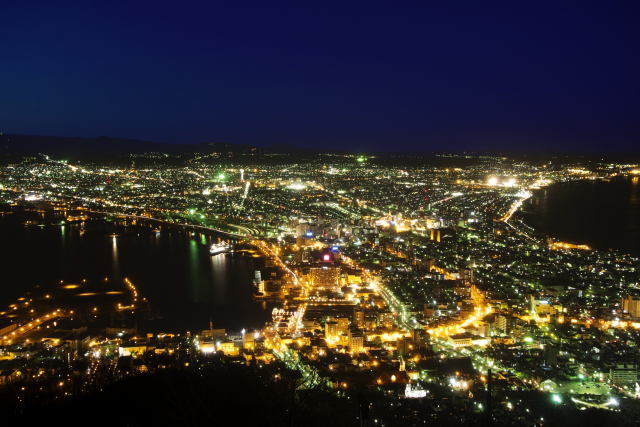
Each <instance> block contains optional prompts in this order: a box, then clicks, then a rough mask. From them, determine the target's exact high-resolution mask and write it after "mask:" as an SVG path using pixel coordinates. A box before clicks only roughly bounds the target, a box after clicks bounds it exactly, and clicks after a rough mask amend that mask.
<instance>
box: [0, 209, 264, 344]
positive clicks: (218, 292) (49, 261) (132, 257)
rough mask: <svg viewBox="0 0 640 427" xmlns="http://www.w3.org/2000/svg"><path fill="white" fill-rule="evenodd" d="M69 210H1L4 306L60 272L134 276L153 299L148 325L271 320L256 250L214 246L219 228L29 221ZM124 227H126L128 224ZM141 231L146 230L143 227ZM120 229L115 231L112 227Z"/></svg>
mask: <svg viewBox="0 0 640 427" xmlns="http://www.w3.org/2000/svg"><path fill="white" fill-rule="evenodd" d="M61 215H62V213H56V212H51V213H47V214H43V213H35V212H23V213H14V214H0V246H1V249H2V254H1V255H0V271H1V272H2V273H1V274H2V280H1V281H0V308H6V307H7V305H8V304H11V303H13V302H15V300H16V298H18V297H20V296H22V295H24V294H25V292H27V291H30V290H31V289H32V288H34V287H35V286H36V285H41V286H45V285H49V284H51V283H58V282H60V280H64V281H65V282H66V283H67V282H73V281H80V280H82V279H87V280H104V278H108V279H109V280H118V279H123V278H125V277H126V278H128V279H129V280H130V281H131V282H132V283H133V284H134V285H135V286H136V287H137V288H138V290H139V292H140V294H141V296H142V297H146V298H147V300H149V301H150V304H151V310H150V315H149V317H155V319H154V322H153V323H152V324H151V325H147V327H148V328H151V329H154V330H157V331H160V330H163V331H165V332H177V333H180V332H184V331H185V330H190V331H199V330H201V329H206V328H208V326H209V319H211V321H212V322H213V325H214V327H222V328H227V329H234V330H235V329H241V328H251V327H260V326H262V325H264V322H265V321H268V320H270V317H271V312H270V309H272V307H270V306H268V305H266V304H262V303H258V302H255V301H253V299H252V294H253V289H254V288H253V284H252V280H253V277H254V270H255V269H256V268H259V266H257V265H256V263H257V262H259V260H256V259H254V258H252V257H251V256H244V257H243V256H239V255H234V256H226V255H224V254H222V255H215V256H211V255H210V254H209V251H208V249H209V247H210V245H211V244H212V243H213V242H214V241H217V239H216V238H215V237H213V236H206V235H203V234H196V235H195V236H192V235H190V233H186V232H179V231H177V230H174V231H162V232H159V233H155V232H151V231H149V230H144V229H141V228H137V227H127V228H126V229H125V228H121V227H117V226H116V225H114V224H106V223H105V222H104V221H103V220H90V221H88V222H86V223H85V224H84V227H85V228H86V229H89V230H90V231H87V232H85V233H84V234H81V233H80V230H81V227H83V225H81V224H80V223H77V224H71V225H67V226H59V225H46V226H25V225H22V223H23V222H25V221H26V220H29V219H31V220H34V219H36V220H43V219H44V220H47V219H56V218H60V219H62V218H63V216H61ZM123 231H124V232H123ZM138 231H141V232H138ZM112 233H116V234H117V236H115V237H112V236H111V234H112Z"/></svg>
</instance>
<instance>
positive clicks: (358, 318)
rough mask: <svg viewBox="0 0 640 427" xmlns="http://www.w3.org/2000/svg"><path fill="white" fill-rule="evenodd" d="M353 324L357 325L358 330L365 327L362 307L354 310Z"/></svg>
mask: <svg viewBox="0 0 640 427" xmlns="http://www.w3.org/2000/svg"><path fill="white" fill-rule="evenodd" d="M353 323H355V325H356V326H357V327H358V328H363V327H364V311H363V310H362V309H361V308H360V307H355V308H354V309H353Z"/></svg>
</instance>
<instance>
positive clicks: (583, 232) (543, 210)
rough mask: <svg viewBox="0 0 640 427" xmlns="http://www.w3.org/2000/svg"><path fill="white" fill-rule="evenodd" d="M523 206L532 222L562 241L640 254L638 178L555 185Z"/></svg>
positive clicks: (536, 193)
mask: <svg viewBox="0 0 640 427" xmlns="http://www.w3.org/2000/svg"><path fill="white" fill-rule="evenodd" d="M524 208H525V210H526V211H529V212H531V213H532V215H531V216H530V217H529V221H530V222H532V223H533V225H535V226H536V227H538V228H540V229H542V230H544V231H545V232H547V233H548V234H549V235H551V236H553V237H556V238H558V239H560V240H563V241H567V242H573V243H579V244H587V245H589V246H591V247H593V248H596V249H600V250H608V249H609V248H612V249H617V250H620V251H621V252H622V253H628V254H632V255H634V256H640V183H639V182H638V178H616V179H613V180H611V181H609V182H605V181H579V182H572V183H560V184H554V185H551V186H549V187H547V188H543V189H541V190H537V191H536V192H535V193H534V197H533V198H531V199H530V200H529V201H528V202H527V203H525V206H524Z"/></svg>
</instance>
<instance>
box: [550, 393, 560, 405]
mask: <svg viewBox="0 0 640 427" xmlns="http://www.w3.org/2000/svg"><path fill="white" fill-rule="evenodd" d="M552 399H553V402H554V403H562V397H560V395H559V394H554V395H553V397H552Z"/></svg>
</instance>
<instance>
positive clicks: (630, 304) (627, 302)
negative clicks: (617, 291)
mask: <svg viewBox="0 0 640 427" xmlns="http://www.w3.org/2000/svg"><path fill="white" fill-rule="evenodd" d="M622 309H623V310H624V312H625V313H628V314H629V316H631V317H633V318H637V317H640V297H637V296H628V297H626V298H622Z"/></svg>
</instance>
